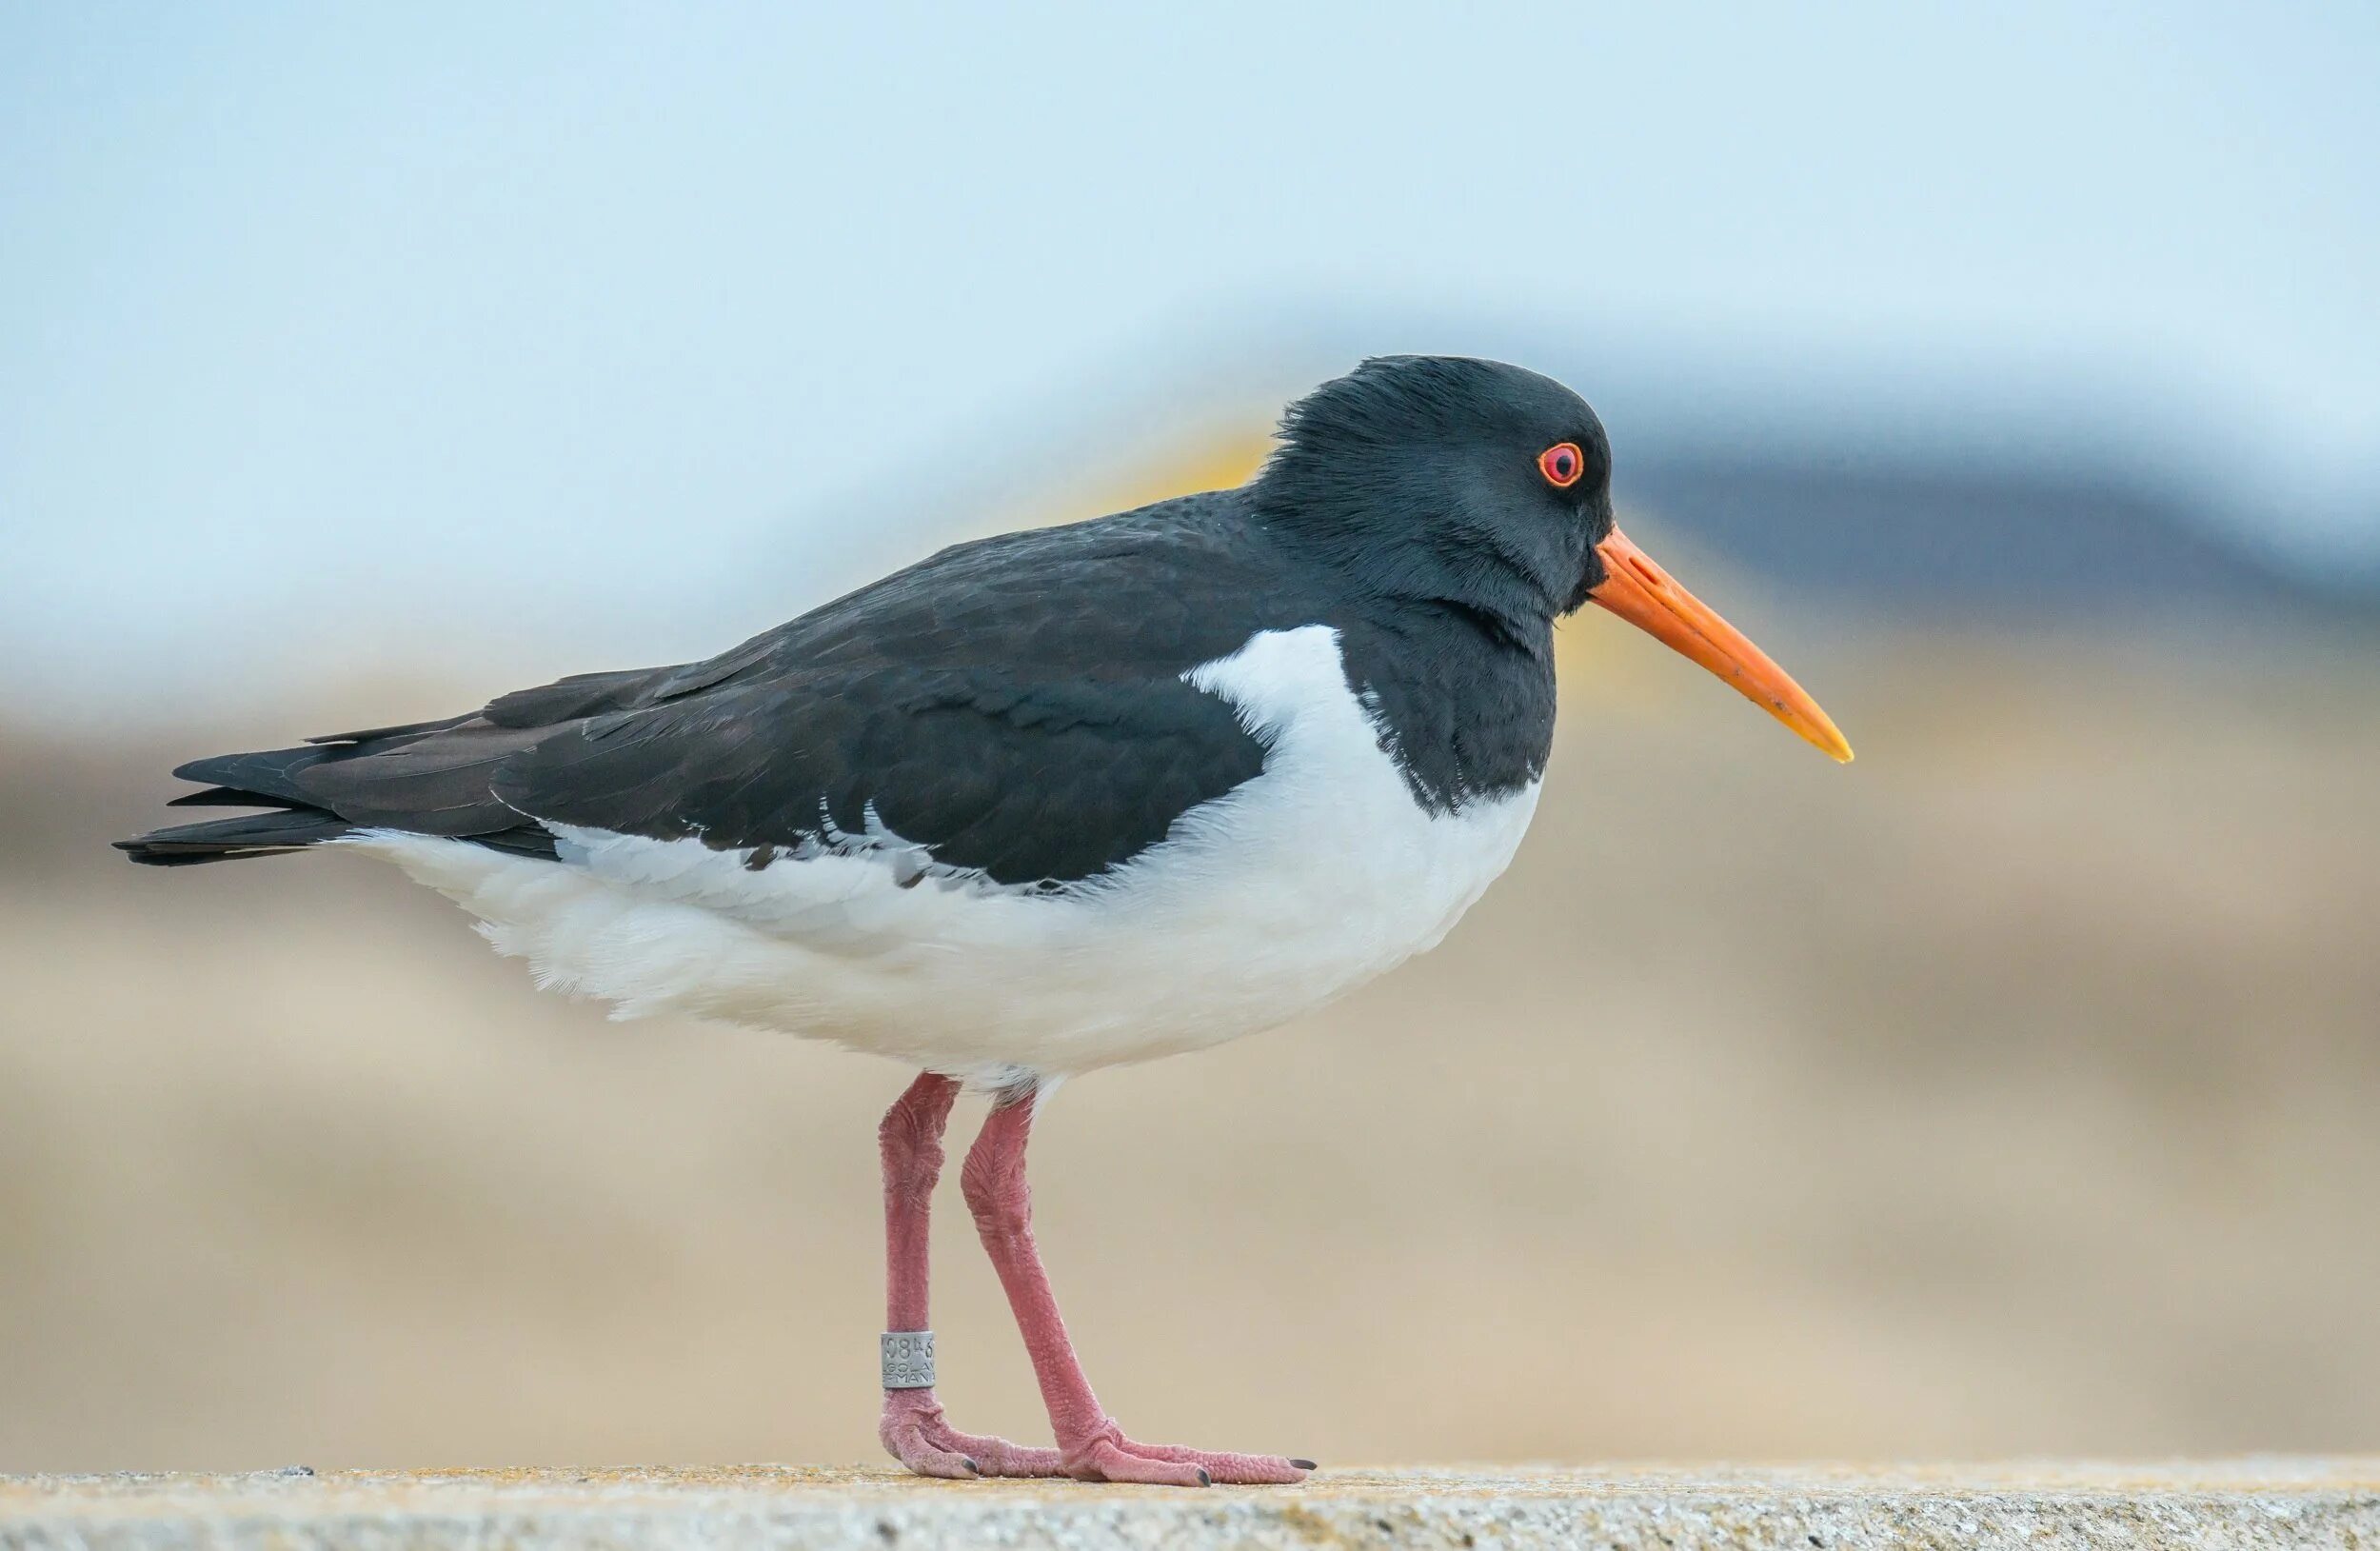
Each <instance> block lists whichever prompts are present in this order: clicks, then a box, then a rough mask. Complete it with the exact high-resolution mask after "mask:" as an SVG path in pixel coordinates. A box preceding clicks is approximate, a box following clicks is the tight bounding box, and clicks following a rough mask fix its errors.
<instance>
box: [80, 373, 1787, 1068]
mask: <svg viewBox="0 0 2380 1551" xmlns="http://www.w3.org/2000/svg"><path fill="white" fill-rule="evenodd" d="M1556 447H1569V448H1570V449H1571V454H1572V455H1573V458H1574V464H1566V465H1564V466H1563V471H1564V472H1566V473H1567V474H1568V476H1569V477H1568V478H1567V479H1566V480H1560V481H1557V479H1556V478H1555V476H1554V474H1553V473H1552V472H1551V471H1549V467H1550V466H1543V465H1541V462H1540V449H1548V455H1550V452H1551V450H1552V449H1554V448H1556ZM1609 474H1610V458H1609V452H1608V448H1607V444H1606V443H1605V440H1604V436H1603V431H1602V428H1601V427H1600V425H1599V424H1598V423H1597V420H1596V418H1595V416H1594V414H1593V412H1592V411H1591V410H1589V409H1588V408H1587V406H1586V405H1585V404H1584V403H1583V402H1582V401H1580V400H1579V399H1578V398H1577V396H1576V395H1574V394H1572V393H1571V392H1570V391H1569V390H1568V389H1567V388H1562V387H1561V386H1560V385H1558V384H1556V383H1554V382H1551V381H1550V380H1548V379H1546V378H1543V377H1539V376H1537V375H1535V374H1534V373H1530V372H1526V371H1523V370H1520V369H1519V368H1513V367H1507V366H1502V365H1498V364H1495V363H1488V362H1479V361H1468V360H1456V359H1447V358H1435V357H1393V358H1387V359H1382V360H1377V361H1373V362H1368V363H1366V364H1365V365H1364V366H1363V367H1362V368H1359V370H1357V371H1356V372H1354V373H1352V374H1350V375H1349V376H1347V377H1345V378H1341V379H1339V381H1337V382H1335V383H1332V384H1328V385H1326V386H1325V387H1323V388H1320V389H1319V390H1318V391H1317V392H1315V393H1314V394H1313V395H1311V396H1309V397H1308V398H1307V399H1305V400H1303V401H1301V402H1300V403H1299V405H1297V406H1295V407H1294V408H1292V409H1291V411H1290V413H1289V414H1288V416H1287V418H1286V419H1285V421H1284V424H1283V439H1282V444H1281V446H1280V448H1279V451H1278V452H1277V453H1276V455H1275V457H1274V458H1273V460H1272V461H1271V462H1270V463H1269V464H1268V466H1267V467H1266V469H1265V470H1264V471H1263V473H1262V474H1260V475H1259V477H1258V478H1257V479H1256V480H1254V481H1252V482H1251V483H1250V484H1248V485H1247V486H1245V487H1241V488H1239V489H1236V490H1226V491H1217V492H1210V493H1207V494H1202V495H1196V496H1190V497H1186V498H1183V499H1180V500H1176V501H1168V502H1163V503H1160V504H1159V505H1156V506H1153V507H1144V508H1142V509H1140V510H1138V511H1132V512H1126V513H1122V514H1120V515H1117V516H1113V517H1107V518H1101V519H1099V520H1097V521H1093V522H1087V523H1082V524H1079V525H1076V526H1073V527H1057V528H1048V529H1041V530H1036V531H1028V532H1022V533H1012V534H1007V535H1003V536H1001V537H998V538H992V539H986V540H982V541H980V542H976V543H971V544H963V545H960V546H957V547H953V548H950V549H946V550H943V551H942V552H941V553H940V554H937V555H935V556H933V557H931V558H930V559H927V560H925V561H923V562H922V563H920V564H919V565H917V566H914V567H910V568H908V569H906V570H903V571H901V572H898V573H896V574H894V575H892V576H889V577H886V578H885V579H883V580H882V581H880V582H877V583H875V584H873V585H872V586H869V587H863V588H862V589H860V590H859V591H857V592H854V593H851V594H850V595H848V596H846V597H843V598H841V599H839V600H837V601H835V602H833V603H830V604H827V605H825V606H822V607H820V608H818V609H815V610H813V611H812V612H810V613H808V614H805V615H803V616H802V617H801V618H799V619H796V620H794V621H792V622H791V623H789V624H787V625H784V626H779V627H778V628H776V629H774V630H771V631H768V632H766V633H765V634H763V635H760V636H757V637H754V638H753V639H752V640H750V641H747V642H745V643H744V644H743V645H742V646H737V647H735V648H734V649H732V650H730V651H728V652H726V653H724V654H723V655H721V656H718V657H715V658H712V659H709V660H708V661H705V662H702V663H696V664H690V665H684V666H673V667H664V668H656V669H650V670H641V671H628V672H614V673H597V674H589V675H584V676H580V677H576V678H570V679H565V680H563V681H561V682H559V683H556V684H552V685H547V686H542V687H539V688H533V689H526V690H522V691H519V692H516V693H513V694H508V695H505V696H503V697H501V698H499V699H497V700H495V701H493V702H491V703H490V704H489V705H488V706H486V707H485V708H484V709H482V710H481V711H479V712H477V713H475V714H471V715H466V716H459V717H454V718H449V719H447V720H445V721H440V722H431V723H425V724H421V725H418V726H397V727H384V728H375V729H370V730H367V731H360V732H354V733H347V734H342V735H337V736H334V737H330V738H326V739H322V740H318V741H316V742H315V743H312V744H309V745H307V746H302V747H297V748H289V749H280V750H274V751H269V752H262V753H252V754H237V755H229V756H225V757H221V758H215V759H206V760H199V761H196V762H194V763H192V764H190V765H187V766H183V767H181V769H179V770H178V771H177V772H176V774H178V775H180V776H182V777H184V778H186V779H189V780H195V781H203V782H208V783H210V784H211V785H210V786H209V789H208V790H206V791H203V792H199V793H196V794H193V795H192V796H190V797H186V798H184V799H182V800H181V801H182V802H183V803H185V804H201V805H217V804H222V805H243V806H250V807H264V808H266V809H267V810H268V811H265V812H262V813H256V814H250V815H247V816H243V817H238V818H231V819H224V820H217V821H213V822H209V823H200V824H194V825H183V826H179V827H174V828H167V829H160V830H158V831H155V832H154V833H151V834H149V835H146V836H143V837H141V838H140V839H139V840H136V841H130V842H126V843H124V845H125V848H126V849H127V850H129V852H130V853H131V855H132V857H133V859H134V860H136V861H140V862H145V863H152V864H158V865H176V864H182V863H189V862H204V861H214V860H219V859H225V858H231V857H242V856H257V855H268V854H274V853H277V852H281V851H286V850H289V849H294V848H299V847H304V846H309V845H318V844H324V843H336V844H340V845H350V846H353V847H356V848H359V849H362V850H365V851H368V852H371V853H373V854H376V855H380V856H384V857H386V858H387V859H389V860H391V861H394V862H395V863H397V864H398V865H400V866H401V867H403V868H404V869H405V870H406V871H407V873H409V874H410V875H412V876H413V877H414V878H416V879H418V880H420V881H422V882H425V883H427V884H429V885H432V886H434V887H436V888H438V889H440V890H441V891H443V892H445V893H446V894H447V895H449V896H451V897H452V898H454V899H455V900H457V901H458V902H459V903H461V904H462V905H465V906H466V908H467V909H469V910H470V911H472V912H473V913H475V914H476V915H478V916H479V917H480V918H481V919H482V921H483V922H484V923H485V925H484V927H483V929H484V930H485V931H486V934H487V936H488V937H489V939H490V940H491V941H492V942H493V943H495V945H497V946H498V947H499V948H501V949H503V950H504V951H506V952H509V953H515V954H519V955H521V956H523V957H526V959H528V960H529V961H530V963H531V964H532V965H533V966H534V968H535V970H536V972H537V974H538V975H539V977H540V979H541V980H542V981H544V982H546V983H549V984H559V985H563V986H566V987H568V988H571V989H574V990H578V991H581V992H585V993H587V994H591V995H594V996H597V997H600V998H603V999H605V1000H607V1001H609V1002H611V1003H612V1004H615V1006H616V1007H617V1008H618V1009H619V1011H620V1012H621V1013H622V1014H623V1015H632V1014H638V1013H645V1012H653V1011H660V1010H683V1011H688V1012H693V1013H697V1014H703V1015H707V1016H713V1017H719V1018H724V1019H729V1020H734V1021H738V1022H743V1023H748V1024H759V1025H763V1026H767V1027H774V1028H781V1029H785V1030H787V1031H790V1032H794V1033H799V1034H804V1035H811V1036H816V1037H822V1038H827V1039H832V1040H836V1041H839V1042H842V1043H843V1044H850V1045H853V1046H855V1047H859V1048H863V1049H867V1050H872V1051H877V1052H880V1053H883V1054H885V1055H889V1056H895V1057H899V1058H902V1059H905V1060H907V1061H910V1062H912V1063H915V1064H920V1065H923V1066H926V1067H929V1068H932V1069H935V1070H939V1071H945V1072H950V1073H953V1074H957V1075H965V1076H978V1077H988V1076H998V1077H999V1078H1000V1079H1001V1080H1003V1081H1009V1080H1013V1079H1014V1077H1015V1075H1016V1074H1019V1073H1024V1072H1030V1073H1039V1074H1042V1075H1051V1076H1054V1075H1060V1074H1064V1073H1068V1072H1076V1071H1081V1070H1085V1069H1088V1068H1091V1067H1096V1066H1101V1065H1105V1064H1112V1063H1115V1062H1120V1061H1128V1060H1136V1059H1142V1058H1146V1057H1150V1056H1156V1055H1162V1054H1166V1053H1170V1052H1173V1051H1177V1050H1183V1049H1189V1048H1194V1047H1197V1046H1200V1045H1204V1044H1214V1043H1217V1042H1219V1041H1220V1040H1225V1039H1230V1038H1233V1037H1235V1036H1237V1035H1239V1034H1242V1033H1246V1032H1250V1031H1252V1030H1254V1029H1257V1028H1260V1027H1264V1026H1267V1025H1270V1024H1277V1023H1279V1022H1281V1021H1283V1020H1285V1019H1287V1018H1289V1017H1292V1016H1295V1015H1296V1014H1298V1013H1299V1012H1301V1011H1304V1010H1306V1009H1307V1008H1310V1007H1312V1006H1314V1005H1317V1004H1319V1003H1321V1002H1324V1001H1327V1000H1328V999H1330V998H1331V997H1333V996H1336V995H1338V994H1339V993H1340V992H1342V991H1345V990H1347V989H1349V988H1351V987H1353V986H1354V985H1356V984H1360V983H1361V982H1363V981H1365V980H1368V979H1370V978H1371V977H1373V976H1375V975H1377V974H1378V973H1380V972H1381V971H1383V970H1385V969H1388V968H1390V967H1392V966H1393V965H1395V964H1398V963H1399V962H1401V961H1402V960H1403V959H1405V958H1406V957H1408V956H1410V955H1411V954H1413V953H1415V952H1417V951H1419V950H1421V949H1423V948H1426V947H1428V946H1430V945H1433V944H1435V943H1436V942H1437V941H1438V938H1439V937H1441V936H1442V935H1443V934H1444V933H1445V931H1446V930H1447V929H1448V928H1449V927H1450V926H1451V925H1453V924H1454V922H1455V920H1456V919H1457V918H1458V916H1460V914H1461V913H1462V912H1463V910H1464V909H1465V908H1467V907H1468V906H1469V905H1470V904H1471V903H1472V902H1473V901H1474V900H1476V899H1477V898H1478V895H1479V893H1480V891H1481V890H1483V889H1484V888H1485V887H1486V886H1487V885H1488V883H1489V882H1490V881H1492V880H1493V879H1494V878H1495V877H1496V876H1497V873H1499V872H1501V871H1502V870H1503V868H1504V866H1505V865H1506V864H1507V863H1508V862H1509V861H1510V859H1511V857H1512V854H1513V851H1514V848H1515V847H1516V846H1517V845H1518V843H1519V840H1520V836H1521V833H1522V831H1523V830H1524V829H1525V827H1526V825H1527V824H1528V820H1529V816H1530V813H1531V812H1532V810H1533V809H1534V806H1535V804H1536V801H1537V784H1538V780H1539V778H1540V776H1541V774H1542V772H1543V769H1544V764H1545V759H1546V755H1547V752H1548V749H1549V747H1550V745H1551V740H1552V733H1553V721H1554V669H1553V649H1552V626H1553V622H1554V620H1555V619H1556V618H1557V616H1558V615H1560V614H1562V613H1565V612H1567V611H1569V610H1570V609H1573V608H1575V607H1577V606H1578V605H1579V604H1580V603H1581V602H1583V601H1584V600H1585V599H1587V598H1588V596H1589V595H1590V594H1591V593H1592V592H1594V590H1595V589H1596V588H1597V586H1598V584H1600V583H1601V582H1602V581H1603V580H1604V579H1605V574H1606V564H1605V557H1604V556H1603V555H1602V554H1601V553H1600V552H1599V551H1598V548H1597V546H1598V545H1599V544H1601V543H1603V541H1605V540H1606V539H1607V538H1608V537H1610V536H1611V535H1612V533H1613V527H1612V511H1611V503H1610V494H1609V489H1610V486H1609ZM1681 649H1682V648H1681ZM1829 730H1830V732H1831V728H1830V729H1829Z"/></svg>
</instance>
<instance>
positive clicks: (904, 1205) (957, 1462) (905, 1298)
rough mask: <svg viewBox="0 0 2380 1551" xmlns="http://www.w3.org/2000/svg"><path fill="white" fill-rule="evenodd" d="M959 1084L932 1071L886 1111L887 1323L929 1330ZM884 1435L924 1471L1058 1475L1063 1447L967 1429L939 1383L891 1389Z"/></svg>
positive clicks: (882, 1133) (881, 1139) (880, 1132)
mask: <svg viewBox="0 0 2380 1551" xmlns="http://www.w3.org/2000/svg"><path fill="white" fill-rule="evenodd" d="M958 1097H959V1084H957V1083H956V1082H955V1081H953V1080H952V1079H950V1078H947V1077H937V1076H935V1075H934V1074H933V1073H932V1072H927V1073H925V1074H924V1075H922V1076H921V1077H920V1078H919V1079H918V1080H917V1081H916V1082H914V1083H912V1084H909V1087H908V1090H907V1091H906V1092H904V1093H902V1096H901V1097H900V1098H899V1099H898V1100H896V1101H894V1104H893V1106H892V1108H890V1109H888V1110H886V1111H885V1112H884V1123H883V1124H882V1125H880V1126H879V1127H877V1131H876V1141H877V1146H878V1148H879V1150H880V1151H881V1152H882V1153H883V1159H884V1328H885V1329H887V1330H925V1329H929V1328H931V1325H932V1321H931V1320H930V1319H929V1318H928V1316H927V1312H926V1303H927V1298H926V1288H927V1274H928V1273H927V1265H928V1259H929V1255H928V1243H927V1233H926V1229H927V1226H928V1224H929V1223H930V1221H931V1215H932V1212H933V1201H934V1183H935V1182H936V1181H937V1180H939V1179H940V1178H941V1177H942V1128H943V1127H944V1126H945V1125H947V1124H948V1123H949V1122H950V1105H951V1103H952V1101H954V1100H956V1099H957V1098H958ZM876 1434H877V1436H878V1437H879V1438H881V1439H883V1441H884V1447H885V1448H886V1449H888V1450H890V1451H891V1453H892V1457H893V1458H894V1459H896V1460H899V1461H900V1462H902V1464H904V1465H907V1466H908V1467H909V1468H910V1469H912V1470H914V1471H916V1472H917V1473H918V1474H919V1475H921V1476H952V1477H967V1476H976V1475H984V1476H1055V1475H1060V1474H1062V1470H1061V1462H1060V1460H1059V1457H1058V1451H1057V1450H1056V1449H1028V1448H1020V1447H1018V1446H1017V1445H1016V1444H1014V1443H1010V1442H1005V1441H1004V1440H1002V1439H998V1438H980V1437H977V1436H976V1435H974V1434H972V1433H962V1432H959V1431H957V1430H956V1429H954V1428H953V1427H951V1426H950V1424H949V1423H948V1422H944V1421H943V1420H942V1403H941V1402H939V1401H937V1400H935V1398H934V1392H933V1391H932V1390H931V1389H888V1390H886V1391H884V1414H883V1421H881V1422H879V1423H878V1424H877V1429H876Z"/></svg>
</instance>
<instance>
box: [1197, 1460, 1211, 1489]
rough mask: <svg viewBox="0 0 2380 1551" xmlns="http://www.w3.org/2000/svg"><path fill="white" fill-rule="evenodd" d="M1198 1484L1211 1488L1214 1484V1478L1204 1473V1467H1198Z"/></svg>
mask: <svg viewBox="0 0 2380 1551" xmlns="http://www.w3.org/2000/svg"><path fill="white" fill-rule="evenodd" d="M1199 1484H1200V1486H1212V1485H1214V1484H1215V1478H1214V1477H1212V1476H1210V1475H1208V1474H1207V1473H1206V1466H1204V1465H1200V1466H1199Z"/></svg>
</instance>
